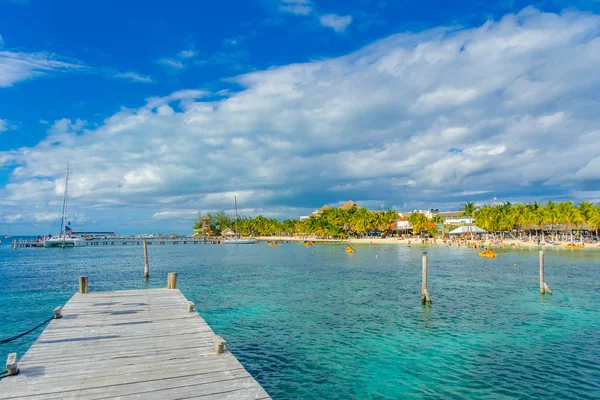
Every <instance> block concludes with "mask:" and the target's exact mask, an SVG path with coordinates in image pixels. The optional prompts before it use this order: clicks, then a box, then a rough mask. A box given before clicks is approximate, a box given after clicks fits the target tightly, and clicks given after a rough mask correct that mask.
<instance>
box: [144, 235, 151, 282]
mask: <svg viewBox="0 0 600 400" xmlns="http://www.w3.org/2000/svg"><path fill="white" fill-rule="evenodd" d="M149 276H150V265H148V242H146V239H144V278H146V279H148V277H149Z"/></svg>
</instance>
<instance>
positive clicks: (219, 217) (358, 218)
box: [194, 207, 398, 239]
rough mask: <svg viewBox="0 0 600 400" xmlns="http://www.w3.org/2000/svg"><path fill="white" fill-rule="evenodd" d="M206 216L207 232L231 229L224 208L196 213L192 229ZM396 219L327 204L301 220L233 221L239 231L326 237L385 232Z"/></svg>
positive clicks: (199, 227) (388, 213) (383, 213)
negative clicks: (213, 211)
mask: <svg viewBox="0 0 600 400" xmlns="http://www.w3.org/2000/svg"><path fill="white" fill-rule="evenodd" d="M205 217H208V218H209V226H210V232H209V234H213V235H220V234H221V233H222V232H223V231H224V230H225V229H227V228H229V229H231V230H233V231H235V226H236V220H235V216H232V215H229V214H227V213H225V212H217V213H208V214H198V218H197V219H196V221H195V223H194V230H197V231H200V230H202V222H203V221H202V220H203V219H204V218H205ZM397 219H398V213H397V212H396V211H393V210H388V211H369V210H367V209H366V208H356V207H353V208H350V209H348V210H343V209H340V208H329V209H326V210H323V211H321V212H320V213H318V214H315V215H312V216H310V217H309V218H308V219H306V220H304V221H300V220H291V219H286V220H284V221H279V220H277V219H274V218H265V217H263V216H262V215H259V216H257V217H254V218H250V217H248V216H240V217H239V218H238V221H237V226H238V232H239V234H240V235H253V236H272V235H279V234H287V235H292V234H300V235H301V234H306V235H309V234H312V235H317V236H319V237H327V238H340V239H342V238H348V237H351V236H362V235H365V234H367V233H368V232H385V231H387V230H388V227H389V226H390V225H391V224H392V223H393V222H395V221H396V220H397Z"/></svg>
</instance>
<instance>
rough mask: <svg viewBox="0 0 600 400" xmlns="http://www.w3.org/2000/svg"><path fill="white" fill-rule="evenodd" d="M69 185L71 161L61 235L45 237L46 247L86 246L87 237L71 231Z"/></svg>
mask: <svg viewBox="0 0 600 400" xmlns="http://www.w3.org/2000/svg"><path fill="white" fill-rule="evenodd" d="M68 187H69V163H67V177H66V179H65V195H64V198H63V210H62V217H61V220H60V226H61V231H60V235H59V236H55V237H51V238H46V239H44V247H62V248H65V247H76V246H85V244H86V242H85V239H83V238H82V237H80V236H78V235H73V234H72V233H71V232H72V230H71V227H70V226H69V225H70V223H67V205H68V202H67V194H68V191H67V189H68Z"/></svg>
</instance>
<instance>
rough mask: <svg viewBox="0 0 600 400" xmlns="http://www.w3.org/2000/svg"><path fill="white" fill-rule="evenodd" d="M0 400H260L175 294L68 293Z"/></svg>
mask: <svg viewBox="0 0 600 400" xmlns="http://www.w3.org/2000/svg"><path fill="white" fill-rule="evenodd" d="M62 314H63V318H61V319H58V320H53V321H52V322H51V323H50V324H49V325H48V326H47V328H46V329H45V330H44V332H43V333H42V334H41V335H40V336H39V338H38V340H37V341H36V342H35V343H34V344H33V345H32V346H31V348H30V349H29V351H27V353H26V354H25V355H24V356H23V357H22V358H21V360H19V368H20V369H21V374H20V375H17V376H11V377H9V378H6V379H3V380H2V381H0V399H9V398H10V399H13V398H25V399H39V400H41V399H59V398H60V399H70V398H77V399H90V400H91V399H107V398H114V397H119V398H134V397H135V398H144V399H146V398H147V399H185V398H196V397H199V396H201V397H202V398H214V399H266V398H269V397H268V394H267V393H266V392H265V391H264V390H263V389H262V388H261V387H260V385H259V384H258V383H257V382H256V381H255V380H254V378H252V376H250V375H249V374H248V372H247V371H245V370H244V367H243V366H242V365H241V364H240V363H239V361H238V360H237V359H236V358H235V357H234V356H233V354H231V353H230V352H228V351H225V352H224V353H223V354H220V355H217V354H215V344H214V337H215V335H214V333H213V331H212V329H210V327H209V326H208V325H207V324H206V322H205V321H204V320H203V319H202V318H201V317H200V316H199V315H198V313H196V312H193V311H192V312H190V309H189V301H188V300H187V299H185V297H184V296H183V295H182V294H181V292H180V291H179V290H177V289H147V290H134V291H119V292H103V293H94V292H88V293H85V294H75V295H74V296H73V297H72V298H71V299H70V300H69V302H67V304H66V305H65V307H64V308H63V311H62Z"/></svg>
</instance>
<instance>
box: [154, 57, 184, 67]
mask: <svg viewBox="0 0 600 400" xmlns="http://www.w3.org/2000/svg"><path fill="white" fill-rule="evenodd" d="M157 63H159V64H160V65H164V66H167V67H171V68H175V69H182V68H184V67H185V65H184V64H183V63H182V62H181V61H179V60H175V59H174V58H161V59H159V60H158V61H157Z"/></svg>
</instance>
